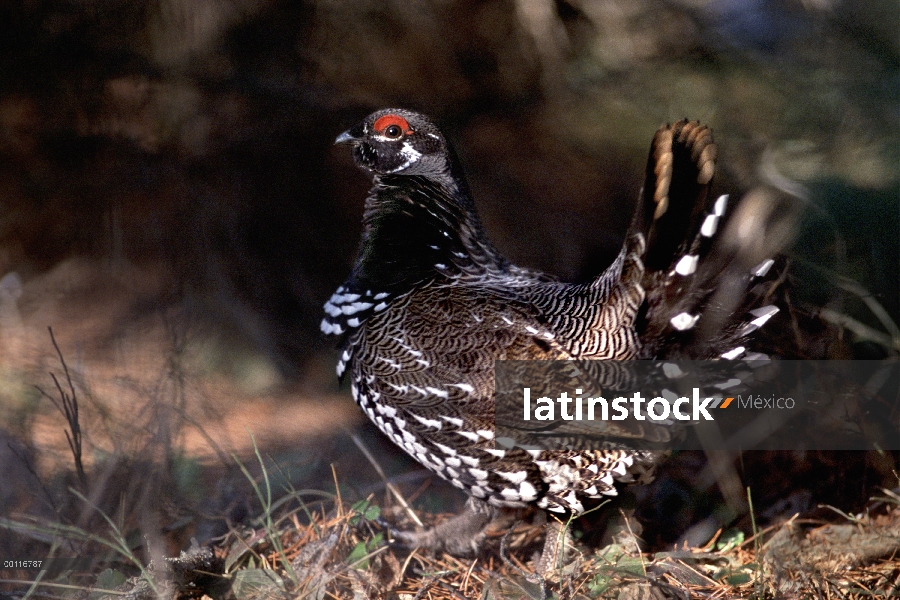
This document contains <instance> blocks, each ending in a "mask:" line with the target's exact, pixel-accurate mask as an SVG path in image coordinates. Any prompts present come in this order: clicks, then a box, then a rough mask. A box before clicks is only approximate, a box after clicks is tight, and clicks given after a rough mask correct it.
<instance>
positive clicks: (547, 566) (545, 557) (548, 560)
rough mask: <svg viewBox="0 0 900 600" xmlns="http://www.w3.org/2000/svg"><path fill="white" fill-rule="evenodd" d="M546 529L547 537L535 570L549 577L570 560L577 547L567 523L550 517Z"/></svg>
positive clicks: (542, 575)
mask: <svg viewBox="0 0 900 600" xmlns="http://www.w3.org/2000/svg"><path fill="white" fill-rule="evenodd" d="M544 529H545V530H546V532H547V537H546V538H545V539H544V549H543V550H542V551H541V556H540V558H539V559H538V560H537V562H536V563H535V571H537V573H538V575H540V576H541V577H544V578H549V577H551V576H552V574H553V573H554V572H555V571H556V570H558V569H560V568H561V567H563V566H564V565H565V564H566V563H567V562H568V560H567V558H568V556H569V555H571V553H572V549H573V548H574V547H575V546H574V544H575V540H574V539H573V538H572V534H571V533H570V531H569V528H568V526H567V525H566V523H563V522H561V521H558V520H556V519H548V520H547V525H545V526H544Z"/></svg>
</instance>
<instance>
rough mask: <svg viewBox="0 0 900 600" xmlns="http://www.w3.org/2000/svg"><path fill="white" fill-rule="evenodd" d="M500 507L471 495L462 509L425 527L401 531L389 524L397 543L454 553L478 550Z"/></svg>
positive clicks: (460, 553) (465, 553) (475, 551)
mask: <svg viewBox="0 0 900 600" xmlns="http://www.w3.org/2000/svg"><path fill="white" fill-rule="evenodd" d="M498 512H499V510H498V509H497V508H495V507H493V506H491V505H489V504H487V503H486V502H482V501H481V500H476V499H475V498H469V500H468V501H467V502H466V506H465V508H464V509H463V511H462V512H461V513H459V514H458V515H456V516H455V517H451V518H449V519H447V520H446V521H443V522H441V523H438V524H437V525H435V526H434V527H431V528H429V529H426V530H424V531H398V530H395V529H393V528H389V530H390V532H391V536H392V537H393V539H394V542H395V543H399V544H400V545H402V546H404V547H406V548H410V549H412V548H420V549H423V550H428V551H430V552H433V553H438V552H446V553H448V554H452V555H454V556H472V555H474V554H477V553H478V550H479V548H480V547H481V542H482V541H483V540H484V536H485V533H484V530H485V528H486V527H487V526H488V524H490V522H491V521H493V520H494V518H495V517H496V516H497V514H498Z"/></svg>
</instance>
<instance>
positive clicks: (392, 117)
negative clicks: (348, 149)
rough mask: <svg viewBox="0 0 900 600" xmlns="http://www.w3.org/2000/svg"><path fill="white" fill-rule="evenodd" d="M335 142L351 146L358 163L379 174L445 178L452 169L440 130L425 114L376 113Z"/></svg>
mask: <svg viewBox="0 0 900 600" xmlns="http://www.w3.org/2000/svg"><path fill="white" fill-rule="evenodd" d="M334 143H335V144H352V145H353V158H354V159H355V160H356V164H358V165H359V166H360V167H362V168H364V169H366V170H368V171H372V172H373V173H375V174H377V175H394V174H402V175H425V176H428V175H442V174H445V173H446V172H447V170H448V169H449V167H450V165H449V160H450V159H449V150H448V147H447V142H446V140H444V136H443V135H441V132H440V130H438V128H437V126H436V125H435V124H434V123H432V122H431V121H430V120H429V119H428V118H427V117H425V116H424V115H420V114H418V113H415V112H412V111H409V110H403V109H399V108H388V109H384V110H379V111H377V112H374V113H372V114H371V115H369V116H368V117H366V118H365V119H363V121H362V122H361V123H359V124H358V125H356V126H355V127H353V128H351V129H348V130H347V131H345V132H344V133H342V134H341V135H339V136H338V137H337V139H336V140H335V141H334Z"/></svg>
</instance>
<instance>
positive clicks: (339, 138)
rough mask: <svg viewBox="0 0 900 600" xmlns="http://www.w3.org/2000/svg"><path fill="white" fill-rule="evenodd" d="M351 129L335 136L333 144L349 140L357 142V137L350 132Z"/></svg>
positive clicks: (348, 141) (344, 142)
mask: <svg viewBox="0 0 900 600" xmlns="http://www.w3.org/2000/svg"><path fill="white" fill-rule="evenodd" d="M351 131H352V129H349V130H347V131H345V132H344V133H342V134H341V135H339V136H337V138H335V140H334V143H335V144H349V143H351V142H358V141H359V138H358V137H356V136H355V135H353V134H352V133H350V132H351Z"/></svg>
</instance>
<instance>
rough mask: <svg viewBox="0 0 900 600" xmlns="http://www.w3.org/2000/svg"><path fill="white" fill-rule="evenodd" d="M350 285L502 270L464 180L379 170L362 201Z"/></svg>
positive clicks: (376, 286) (407, 283)
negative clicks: (358, 245) (358, 241)
mask: <svg viewBox="0 0 900 600" xmlns="http://www.w3.org/2000/svg"><path fill="white" fill-rule="evenodd" d="M363 228H364V229H363V239H362V246H361V248H360V251H359V256H358V258H357V262H356V266H355V268H354V270H353V275H352V277H351V279H352V280H353V283H354V287H360V288H366V289H372V290H380V291H391V292H401V293H402V292H403V291H406V290H408V289H411V288H412V287H413V286H415V285H417V284H419V283H421V282H423V281H426V280H433V279H442V278H450V277H454V276H457V275H461V274H474V275H477V274H479V273H483V272H486V271H489V270H497V269H499V270H504V269H506V267H507V264H506V262H505V261H504V260H503V258H502V257H501V256H500V254H499V253H498V252H497V250H496V249H495V248H494V247H493V245H492V244H491V243H490V241H489V240H488V238H487V235H486V234H485V231H484V228H483V226H482V225H481V221H480V220H479V219H478V215H477V214H476V213H475V206H474V203H473V202H472V199H471V196H470V195H469V192H468V189H467V188H465V185H464V184H458V183H456V181H455V180H454V179H453V178H450V177H443V178H433V177H425V176H418V175H417V176H408V175H384V176H380V177H377V178H376V179H375V186H374V187H373V188H372V191H371V193H370V195H369V198H368V199H367V201H366V210H365V215H364V217H363Z"/></svg>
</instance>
